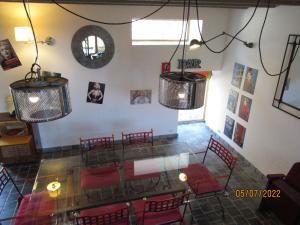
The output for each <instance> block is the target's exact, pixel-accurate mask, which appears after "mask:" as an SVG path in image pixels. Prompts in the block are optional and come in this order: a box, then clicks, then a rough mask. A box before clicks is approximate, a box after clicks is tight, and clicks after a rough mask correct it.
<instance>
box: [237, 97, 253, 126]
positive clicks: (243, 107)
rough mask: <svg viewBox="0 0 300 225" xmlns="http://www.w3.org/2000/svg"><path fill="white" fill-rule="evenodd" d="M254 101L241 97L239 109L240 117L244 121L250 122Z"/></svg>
mask: <svg viewBox="0 0 300 225" xmlns="http://www.w3.org/2000/svg"><path fill="white" fill-rule="evenodd" d="M251 105H252V100H251V98H248V97H246V96H244V95H242V97H241V103H240V109H239V117H241V118H242V119H243V120H245V121H247V122H248V120H249V115H250V110H251Z"/></svg>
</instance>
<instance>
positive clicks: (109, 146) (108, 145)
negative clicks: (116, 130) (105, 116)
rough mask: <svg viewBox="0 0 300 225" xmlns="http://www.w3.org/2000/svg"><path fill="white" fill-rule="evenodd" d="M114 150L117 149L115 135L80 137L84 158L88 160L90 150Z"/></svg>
mask: <svg viewBox="0 0 300 225" xmlns="http://www.w3.org/2000/svg"><path fill="white" fill-rule="evenodd" d="M103 150H108V151H114V150H115V139H114V135H112V136H111V137H96V138H89V139H82V138H80V151H81V157H82V159H83V160H84V158H85V160H86V162H87V161H88V155H89V152H92V151H103Z"/></svg>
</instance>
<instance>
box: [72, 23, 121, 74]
mask: <svg viewBox="0 0 300 225" xmlns="http://www.w3.org/2000/svg"><path fill="white" fill-rule="evenodd" d="M88 36H97V37H99V38H101V39H102V40H103V42H104V45H105V51H104V54H103V56H102V57H101V58H99V59H94V60H92V59H90V58H88V57H86V56H85V55H84V52H83V50H82V41H83V40H84V38H86V37H88ZM71 49H72V53H73V56H74V57H75V59H76V60H77V62H79V63H80V64H81V65H83V66H85V67H87V68H90V69H98V68H101V67H103V66H105V65H106V64H108V63H109V62H110V61H111V59H112V58H113V55H114V52H115V45H114V40H113V38H112V36H111V35H110V34H109V33H108V32H107V31H106V30H105V29H103V28H102V27H99V26H95V25H88V26H84V27H81V28H80V29H79V30H78V31H77V32H76V33H75V34H74V36H73V38H72V43H71Z"/></svg>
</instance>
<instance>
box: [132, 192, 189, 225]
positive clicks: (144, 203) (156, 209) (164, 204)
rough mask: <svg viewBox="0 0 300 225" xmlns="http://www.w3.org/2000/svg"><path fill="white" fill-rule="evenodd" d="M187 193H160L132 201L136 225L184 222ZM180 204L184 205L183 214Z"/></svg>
mask: <svg viewBox="0 0 300 225" xmlns="http://www.w3.org/2000/svg"><path fill="white" fill-rule="evenodd" d="M188 199H189V194H183V195H181V196H179V197H173V196H172V195H162V196H157V197H152V198H149V199H148V200H136V201H133V202H132V205H133V207H134V209H135V214H136V221H137V222H136V223H137V224H138V225H154V224H171V223H175V222H180V224H184V215H185V211H186V206H187V204H188ZM180 206H184V209H183V214H181V213H180V210H179V208H180Z"/></svg>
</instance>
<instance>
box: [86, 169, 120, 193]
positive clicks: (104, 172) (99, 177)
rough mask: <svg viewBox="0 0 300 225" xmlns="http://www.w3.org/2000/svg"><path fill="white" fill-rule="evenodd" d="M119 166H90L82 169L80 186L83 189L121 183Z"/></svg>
mask: <svg viewBox="0 0 300 225" xmlns="http://www.w3.org/2000/svg"><path fill="white" fill-rule="evenodd" d="M118 168H119V167H118V166H115V165H113V166H106V167H89V168H84V169H82V170H81V180H80V186H81V188H82V189H85V190H87V189H95V188H103V187H109V186H115V185H119V183H120V176H119V172H118Z"/></svg>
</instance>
